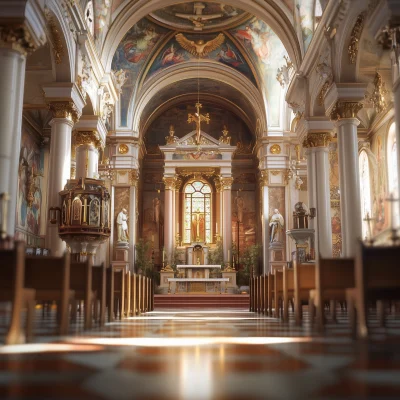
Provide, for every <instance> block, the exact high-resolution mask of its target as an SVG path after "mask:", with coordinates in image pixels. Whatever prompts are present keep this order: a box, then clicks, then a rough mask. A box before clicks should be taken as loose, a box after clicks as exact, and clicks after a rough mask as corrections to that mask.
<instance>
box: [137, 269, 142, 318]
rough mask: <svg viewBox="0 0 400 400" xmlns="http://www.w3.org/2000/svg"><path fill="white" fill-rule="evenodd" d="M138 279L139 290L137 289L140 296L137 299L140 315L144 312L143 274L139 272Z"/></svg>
mask: <svg viewBox="0 0 400 400" xmlns="http://www.w3.org/2000/svg"><path fill="white" fill-rule="evenodd" d="M137 278H138V281H137V284H138V291H137V296H138V301H137V310H138V312H137V313H138V315H140V314H141V313H142V312H143V299H142V295H143V285H142V275H140V274H138V275H137Z"/></svg>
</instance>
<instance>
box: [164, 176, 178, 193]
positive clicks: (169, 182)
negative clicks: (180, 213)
mask: <svg viewBox="0 0 400 400" xmlns="http://www.w3.org/2000/svg"><path fill="white" fill-rule="evenodd" d="M175 181H176V178H175V177H167V176H164V178H163V182H164V185H165V190H174V189H175Z"/></svg>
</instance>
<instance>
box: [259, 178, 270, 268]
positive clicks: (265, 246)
mask: <svg viewBox="0 0 400 400" xmlns="http://www.w3.org/2000/svg"><path fill="white" fill-rule="evenodd" d="M260 191H261V198H262V209H261V238H262V254H263V274H267V273H268V272H270V271H269V240H270V237H269V188H268V171H267V170H263V171H261V178H260Z"/></svg>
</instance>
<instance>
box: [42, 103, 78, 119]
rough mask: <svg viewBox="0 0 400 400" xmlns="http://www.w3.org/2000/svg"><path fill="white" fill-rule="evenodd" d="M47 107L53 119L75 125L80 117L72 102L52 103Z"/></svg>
mask: <svg viewBox="0 0 400 400" xmlns="http://www.w3.org/2000/svg"><path fill="white" fill-rule="evenodd" d="M48 107H49V110H50V111H51V112H52V114H53V118H66V119H69V120H70V121H72V122H73V123H76V122H77V121H78V119H79V118H80V116H81V114H80V112H79V111H78V109H77V108H76V106H75V103H74V102H73V101H52V102H50V103H48Z"/></svg>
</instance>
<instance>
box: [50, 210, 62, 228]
mask: <svg viewBox="0 0 400 400" xmlns="http://www.w3.org/2000/svg"><path fill="white" fill-rule="evenodd" d="M57 213H58V215H57ZM60 217H61V208H60V207H50V208H49V220H50V223H51V224H53V225H55V224H56V223H57V222H60Z"/></svg>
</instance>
